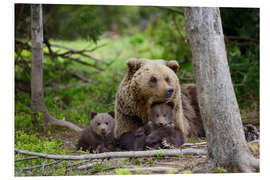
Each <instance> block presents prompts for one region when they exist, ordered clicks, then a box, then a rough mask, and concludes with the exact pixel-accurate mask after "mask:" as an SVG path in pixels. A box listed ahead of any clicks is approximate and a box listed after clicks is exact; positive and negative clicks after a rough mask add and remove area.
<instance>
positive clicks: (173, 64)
mask: <svg viewBox="0 0 270 180" xmlns="http://www.w3.org/2000/svg"><path fill="white" fill-rule="evenodd" d="M166 65H167V66H168V67H169V68H171V69H172V70H173V71H174V72H175V73H176V72H177V71H178V69H179V67H180V65H179V64H178V62H177V61H175V60H171V61H167V62H166Z"/></svg>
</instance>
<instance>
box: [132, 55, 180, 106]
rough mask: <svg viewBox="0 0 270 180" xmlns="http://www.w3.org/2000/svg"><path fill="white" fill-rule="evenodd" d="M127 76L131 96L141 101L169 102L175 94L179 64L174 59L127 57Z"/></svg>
mask: <svg viewBox="0 0 270 180" xmlns="http://www.w3.org/2000/svg"><path fill="white" fill-rule="evenodd" d="M127 65H128V78H129V81H130V83H131V84H130V87H131V91H132V95H133V97H135V98H136V99H137V100H140V101H141V102H143V103H145V104H148V105H152V104H154V103H162V102H169V101H170V100H171V99H173V98H174V97H175V96H176V91H177V90H178V88H179V80H178V78H177V76H176V74H175V73H176V72H177V71H178V68H179V65H178V63H177V62H176V61H174V60H171V61H164V60H147V59H129V60H128V61H127Z"/></svg>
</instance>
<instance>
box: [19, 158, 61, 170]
mask: <svg viewBox="0 0 270 180" xmlns="http://www.w3.org/2000/svg"><path fill="white" fill-rule="evenodd" d="M61 161H62V160H57V161H53V162H51V163H48V164H44V163H43V164H41V165H36V166H32V167H27V168H22V170H31V169H36V168H43V169H44V167H46V166H50V165H53V164H57V163H59V162H61Z"/></svg>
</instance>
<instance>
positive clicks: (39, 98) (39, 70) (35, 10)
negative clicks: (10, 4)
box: [31, 4, 81, 132]
mask: <svg viewBox="0 0 270 180" xmlns="http://www.w3.org/2000/svg"><path fill="white" fill-rule="evenodd" d="M31 40H32V67H31V109H32V112H33V114H34V116H35V115H36V114H38V113H39V112H40V113H42V114H43V120H44V125H45V126H47V124H50V125H55V126H62V127H67V128H70V129H72V130H75V131H77V132H80V131H81V128H79V127H78V126H76V125H74V124H72V123H70V122H67V121H64V120H58V119H56V118H54V117H52V116H50V115H49V113H48V112H47V109H46V106H45V103H44V93H43V22H42V6H41V5H40V4H32V5H31Z"/></svg>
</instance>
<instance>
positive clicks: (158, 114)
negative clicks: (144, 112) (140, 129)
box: [150, 103, 175, 127]
mask: <svg viewBox="0 0 270 180" xmlns="http://www.w3.org/2000/svg"><path fill="white" fill-rule="evenodd" d="M174 118H175V116H174V111H173V104H172V103H168V104H167V103H160V104H153V105H152V106H151V113H150V121H152V122H153V123H154V125H155V126H157V127H165V126H170V127H172V126H174Z"/></svg>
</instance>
